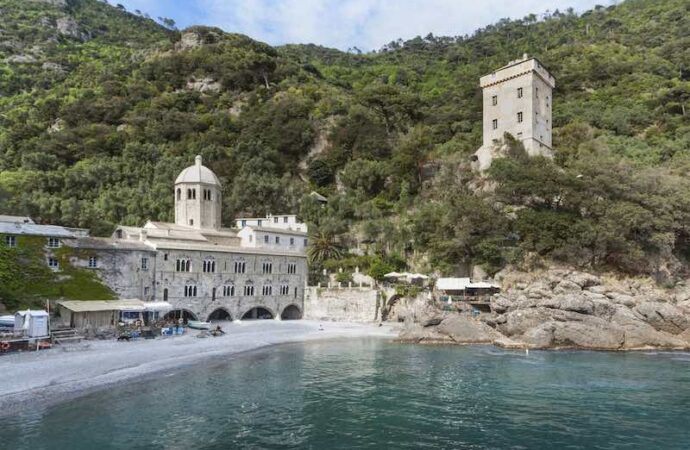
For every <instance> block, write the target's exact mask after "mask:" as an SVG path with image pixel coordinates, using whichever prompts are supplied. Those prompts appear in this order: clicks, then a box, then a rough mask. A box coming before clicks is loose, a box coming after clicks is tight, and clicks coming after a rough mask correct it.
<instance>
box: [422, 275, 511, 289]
mask: <svg viewBox="0 0 690 450" xmlns="http://www.w3.org/2000/svg"><path fill="white" fill-rule="evenodd" d="M499 288H500V286H499V285H498V284H496V283H492V282H489V281H475V282H473V281H472V280H471V279H470V278H439V279H438V280H436V289H439V290H442V291H464V290H465V289H499Z"/></svg>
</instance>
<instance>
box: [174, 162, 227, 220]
mask: <svg viewBox="0 0 690 450" xmlns="http://www.w3.org/2000/svg"><path fill="white" fill-rule="evenodd" d="M174 195H175V224H177V225H183V226H187V227H192V228H197V229H202V228H212V229H216V230H217V229H220V227H221V224H220V212H221V204H222V202H221V185H220V181H219V180H218V177H217V176H216V174H215V173H213V171H212V170H211V169H209V168H208V167H205V166H203V165H202V164H201V155H197V157H196V158H195V160H194V165H193V166H189V167H187V168H186V169H184V170H183V171H182V172H180V175H178V177H177V179H176V180H175V194H174Z"/></svg>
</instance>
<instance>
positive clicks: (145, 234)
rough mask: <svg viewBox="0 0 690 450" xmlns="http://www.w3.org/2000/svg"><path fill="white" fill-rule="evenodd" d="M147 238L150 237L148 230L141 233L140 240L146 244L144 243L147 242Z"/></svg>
mask: <svg viewBox="0 0 690 450" xmlns="http://www.w3.org/2000/svg"><path fill="white" fill-rule="evenodd" d="M147 237H148V233H147V232H146V230H141V231H140V232H139V240H140V241H141V242H144V241H145V240H146V238H147Z"/></svg>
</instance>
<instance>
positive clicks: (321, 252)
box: [307, 231, 343, 264]
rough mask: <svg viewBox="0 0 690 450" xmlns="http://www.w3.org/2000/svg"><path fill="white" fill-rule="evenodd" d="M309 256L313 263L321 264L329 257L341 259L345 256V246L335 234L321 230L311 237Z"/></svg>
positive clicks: (308, 249)
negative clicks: (343, 246)
mask: <svg viewBox="0 0 690 450" xmlns="http://www.w3.org/2000/svg"><path fill="white" fill-rule="evenodd" d="M309 241H310V243H309V248H307V256H308V257H309V262H310V263H311V264H315V263H316V264H320V263H322V262H324V261H326V260H327V259H340V258H341V257H342V256H343V248H342V246H341V245H340V243H339V242H338V241H337V239H336V238H335V236H334V235H332V234H330V233H326V232H323V231H319V232H316V233H314V234H313V235H311V236H310V238H309Z"/></svg>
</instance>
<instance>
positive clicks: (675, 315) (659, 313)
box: [634, 302, 690, 334]
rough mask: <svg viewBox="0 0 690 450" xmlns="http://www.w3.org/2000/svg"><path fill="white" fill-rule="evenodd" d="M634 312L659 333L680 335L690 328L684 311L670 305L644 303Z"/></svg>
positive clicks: (689, 322)
mask: <svg viewBox="0 0 690 450" xmlns="http://www.w3.org/2000/svg"><path fill="white" fill-rule="evenodd" d="M634 311H635V312H636V313H637V314H639V315H641V316H642V317H643V318H644V320H645V321H646V322H648V323H649V324H650V325H651V326H653V327H654V328H655V329H657V330H659V331H665V332H667V333H671V334H680V333H682V332H683V331H685V330H686V329H688V328H689V327H690V321H688V317H687V316H686V315H685V314H684V313H683V311H682V310H681V309H680V308H677V307H676V306H674V305H671V304H669V303H661V302H644V303H641V304H639V305H638V306H636V307H635V309H634Z"/></svg>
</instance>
